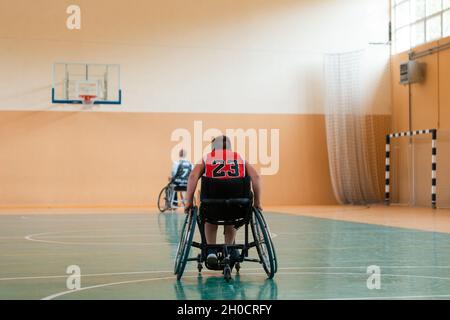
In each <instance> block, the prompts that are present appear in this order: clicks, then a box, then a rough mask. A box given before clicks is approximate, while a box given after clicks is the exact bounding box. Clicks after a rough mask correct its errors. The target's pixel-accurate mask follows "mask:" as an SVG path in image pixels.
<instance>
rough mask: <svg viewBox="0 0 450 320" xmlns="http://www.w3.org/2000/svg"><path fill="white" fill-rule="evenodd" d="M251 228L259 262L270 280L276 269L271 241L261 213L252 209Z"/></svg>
mask: <svg viewBox="0 0 450 320" xmlns="http://www.w3.org/2000/svg"><path fill="white" fill-rule="evenodd" d="M251 228H252V233H253V237H254V239H255V243H256V250H257V251H258V256H259V259H260V260H261V263H262V265H263V268H264V271H265V272H266V274H267V277H268V278H269V279H272V278H273V276H274V275H275V273H276V272H277V268H278V265H277V261H276V254H275V249H274V247H273V243H272V239H271V238H270V232H269V228H268V226H267V224H266V223H265V220H264V218H263V216H262V213H261V212H260V211H259V210H257V209H253V217H252V221H251Z"/></svg>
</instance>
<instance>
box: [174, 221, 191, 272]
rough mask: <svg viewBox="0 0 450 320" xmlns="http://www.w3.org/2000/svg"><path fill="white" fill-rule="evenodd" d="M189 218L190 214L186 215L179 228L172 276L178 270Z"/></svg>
mask: <svg viewBox="0 0 450 320" xmlns="http://www.w3.org/2000/svg"><path fill="white" fill-rule="evenodd" d="M189 216H190V214H186V217H185V219H184V222H183V226H182V227H181V235H180V241H179V242H178V248H177V253H176V255H175V263H174V268H173V273H174V274H177V273H178V268H179V266H180V257H181V254H182V246H183V245H184V239H185V238H186V232H187V228H186V226H187V225H188V223H189V221H190V220H189Z"/></svg>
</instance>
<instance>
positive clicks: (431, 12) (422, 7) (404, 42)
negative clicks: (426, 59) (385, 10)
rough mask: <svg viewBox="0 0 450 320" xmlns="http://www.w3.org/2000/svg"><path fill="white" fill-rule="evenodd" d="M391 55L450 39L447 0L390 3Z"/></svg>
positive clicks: (449, 7) (403, 0)
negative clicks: (391, 27) (441, 39)
mask: <svg viewBox="0 0 450 320" xmlns="http://www.w3.org/2000/svg"><path fill="white" fill-rule="evenodd" d="M391 2H392V19H393V37H394V39H393V40H394V47H393V48H394V50H393V52H394V53H398V52H402V51H406V50H409V49H411V48H414V47H416V46H418V45H421V44H424V43H426V42H429V41H433V40H437V39H440V38H442V37H448V36H450V0H391Z"/></svg>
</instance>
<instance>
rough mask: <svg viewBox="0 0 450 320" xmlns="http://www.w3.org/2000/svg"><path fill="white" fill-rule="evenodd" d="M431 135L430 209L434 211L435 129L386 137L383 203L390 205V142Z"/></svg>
mask: <svg viewBox="0 0 450 320" xmlns="http://www.w3.org/2000/svg"><path fill="white" fill-rule="evenodd" d="M424 134H431V207H432V208H433V209H436V200H437V199H436V198H437V197H436V183H437V179H436V169H437V164H436V155H437V144H436V141H437V129H427V130H415V131H405V132H397V133H391V134H388V135H386V169H385V178H386V180H385V197H384V199H385V203H386V204H387V205H389V204H390V203H391V194H390V182H391V140H392V139H396V138H401V137H412V136H416V135H424Z"/></svg>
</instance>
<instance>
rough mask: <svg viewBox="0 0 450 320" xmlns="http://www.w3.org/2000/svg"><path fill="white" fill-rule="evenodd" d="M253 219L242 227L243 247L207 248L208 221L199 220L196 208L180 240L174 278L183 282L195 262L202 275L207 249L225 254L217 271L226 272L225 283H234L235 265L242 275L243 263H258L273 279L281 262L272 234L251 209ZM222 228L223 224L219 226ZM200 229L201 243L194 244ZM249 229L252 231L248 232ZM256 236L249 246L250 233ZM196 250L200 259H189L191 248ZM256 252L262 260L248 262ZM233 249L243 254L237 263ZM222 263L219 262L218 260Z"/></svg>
mask: <svg viewBox="0 0 450 320" xmlns="http://www.w3.org/2000/svg"><path fill="white" fill-rule="evenodd" d="M251 210H252V212H251V215H250V217H249V219H248V221H245V223H244V224H243V226H244V228H245V240H244V243H243V244H234V245H225V244H221V245H217V244H216V245H208V244H206V239H205V234H204V224H205V221H202V219H200V218H199V216H198V207H193V208H192V209H191V210H190V211H189V212H188V213H187V214H186V219H185V221H184V224H183V227H182V231H181V238H180V242H179V244H178V249H177V254H176V256H175V266H174V274H176V275H177V279H178V280H180V279H181V277H182V276H183V273H184V270H185V267H186V264H187V262H188V261H196V262H197V269H198V271H199V273H201V271H202V269H203V263H205V262H206V255H207V252H208V249H218V250H222V259H221V262H220V263H219V265H218V268H217V269H213V270H223V275H224V279H225V280H226V281H227V282H228V281H230V279H231V265H232V264H233V263H234V264H235V268H236V273H237V274H239V269H240V264H241V263H242V262H244V261H249V262H258V263H260V264H262V266H263V269H264V271H265V272H266V274H267V277H268V278H269V279H272V278H273V277H274V275H275V273H276V272H277V269H278V262H277V257H276V253H275V248H274V245H273V242H272V238H271V236H270V230H269V227H268V226H267V223H266V221H265V219H264V216H263V215H262V213H261V211H260V210H258V209H256V208H254V207H252V209H251ZM218 224H220V223H218ZM196 225H197V226H198V227H199V230H200V236H201V242H200V243H199V242H196V241H193V237H194V233H195V226H196ZM249 227H250V230H249ZM249 231H250V232H251V233H252V236H253V241H251V242H249V236H250V232H249ZM191 247H195V248H198V249H200V254H198V255H197V257H195V258H194V257H189V253H190V248H191ZM254 247H255V248H256V250H257V253H258V257H259V259H250V258H248V252H249V250H250V249H251V248H254ZM232 249H240V250H241V254H240V256H239V258H238V259H236V260H235V259H233V258H232V257H231V256H230V251H231V250H232ZM219 260H220V259H219Z"/></svg>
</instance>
